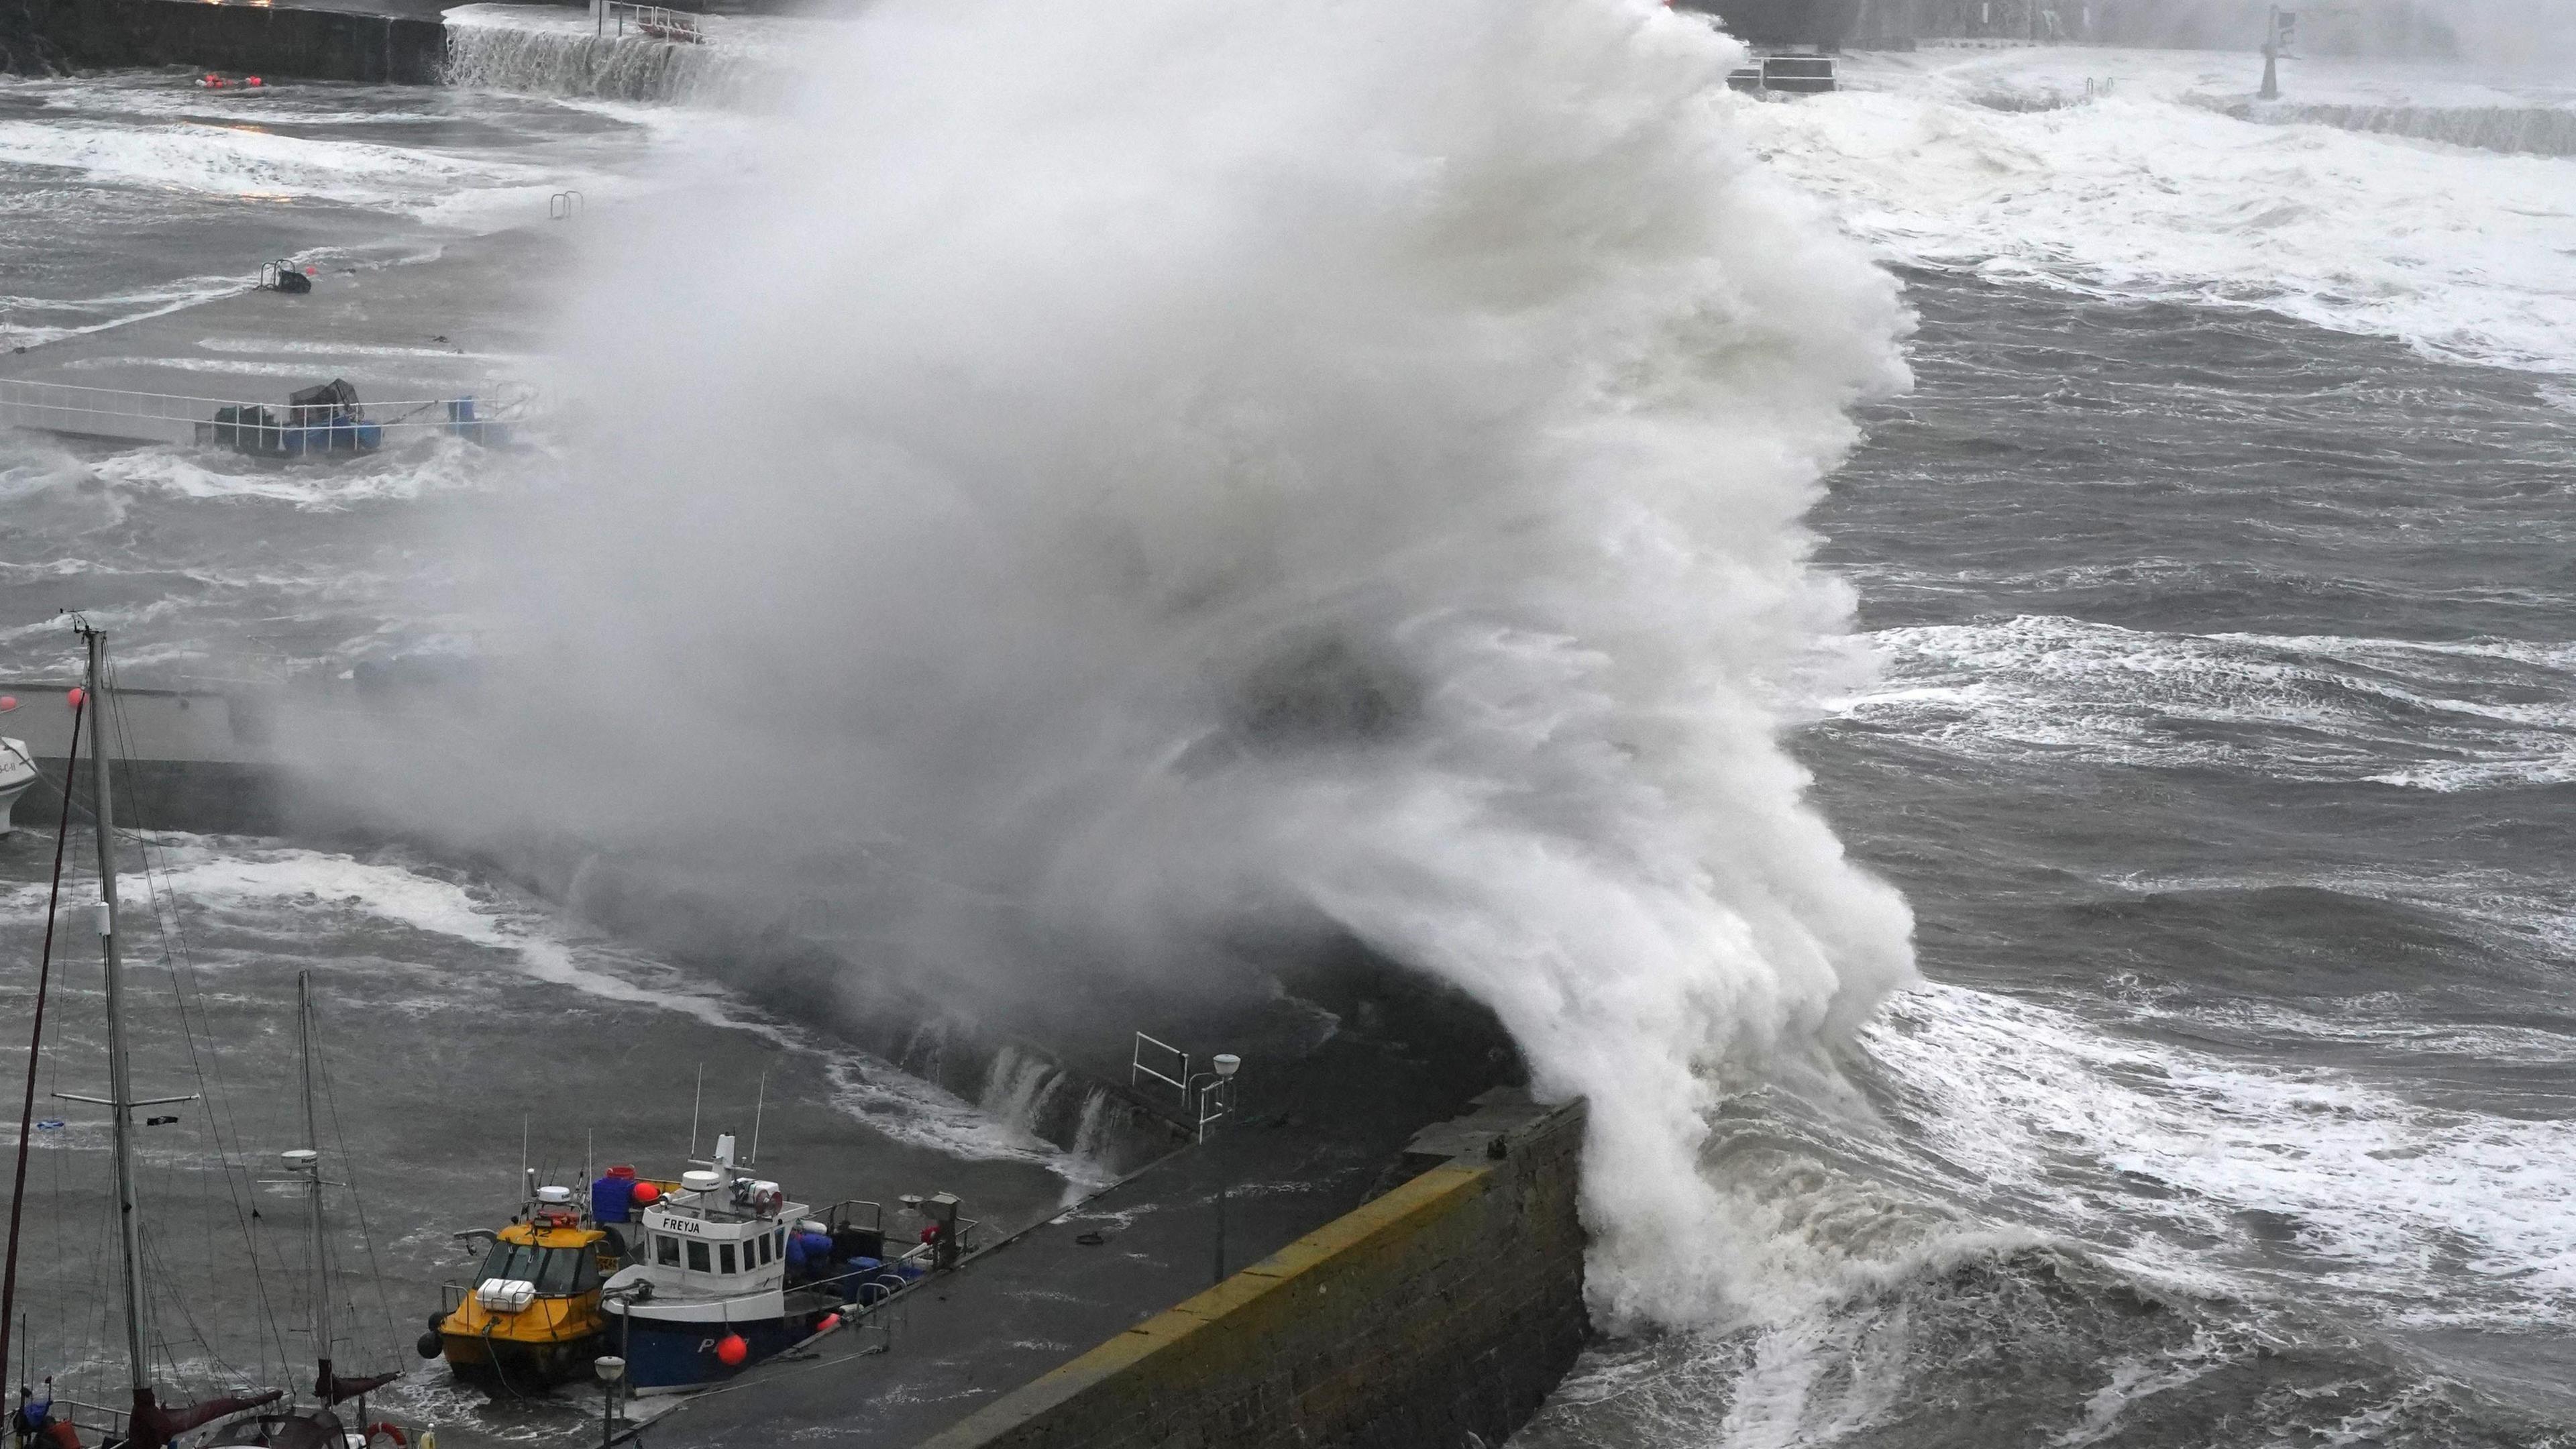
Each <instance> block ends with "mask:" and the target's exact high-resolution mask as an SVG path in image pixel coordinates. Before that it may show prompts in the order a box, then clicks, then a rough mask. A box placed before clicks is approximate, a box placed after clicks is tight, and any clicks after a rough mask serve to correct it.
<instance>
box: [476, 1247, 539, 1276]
mask: <svg viewBox="0 0 2576 1449" xmlns="http://www.w3.org/2000/svg"><path fill="white" fill-rule="evenodd" d="M544 1254H545V1250H544V1249H543V1248H540V1247H538V1246H536V1245H535V1244H534V1243H494V1244H493V1245H492V1252H491V1255H490V1256H488V1257H486V1258H485V1259H484V1260H483V1275H482V1276H481V1277H480V1278H477V1279H476V1280H475V1281H476V1282H478V1283H489V1282H491V1281H492V1280H494V1279H496V1278H498V1279H505V1280H517V1281H522V1282H534V1281H535V1280H536V1276H537V1262H538V1260H539V1259H540V1258H542V1257H543V1256H544Z"/></svg>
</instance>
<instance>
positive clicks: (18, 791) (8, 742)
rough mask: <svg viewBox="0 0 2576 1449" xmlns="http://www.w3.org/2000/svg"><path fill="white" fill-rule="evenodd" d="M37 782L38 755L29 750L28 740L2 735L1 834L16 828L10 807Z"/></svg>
mask: <svg viewBox="0 0 2576 1449" xmlns="http://www.w3.org/2000/svg"><path fill="white" fill-rule="evenodd" d="M35 783H36V757H35V756H34V755H32V754H30V753H29V752H28V750H27V742H26V741H25V740H13V739H7V738H5V737H0V835H6V834H8V833H9V832H10V831H11V830H13V829H15V828H16V827H15V826H13V825H11V824H10V823H9V810H10V807H12V806H14V805H16V804H17V803H18V797H19V796H21V795H24V794H26V793H27V787H28V786H30V785H33V784H35Z"/></svg>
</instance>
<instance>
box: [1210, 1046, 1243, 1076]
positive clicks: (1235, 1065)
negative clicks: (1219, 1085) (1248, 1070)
mask: <svg viewBox="0 0 2576 1449" xmlns="http://www.w3.org/2000/svg"><path fill="white" fill-rule="evenodd" d="M1242 1066H1243V1058H1241V1057H1239V1056H1236V1055H1235V1054H1234V1053H1232V1052H1218V1053H1217V1054H1216V1074H1217V1075H1218V1076H1220V1077H1230V1076H1233V1075H1234V1074H1235V1072H1236V1071H1238V1070H1239V1069H1241V1067H1242Z"/></svg>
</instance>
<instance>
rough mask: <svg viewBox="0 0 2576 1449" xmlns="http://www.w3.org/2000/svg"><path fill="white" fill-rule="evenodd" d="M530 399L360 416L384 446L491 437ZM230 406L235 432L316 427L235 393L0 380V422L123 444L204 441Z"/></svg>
mask: <svg viewBox="0 0 2576 1449" xmlns="http://www.w3.org/2000/svg"><path fill="white" fill-rule="evenodd" d="M534 405H535V396H534V394H533V393H531V392H529V391H528V390H526V389H523V388H504V389H501V390H500V391H499V392H497V393H496V394H493V395H489V396H474V395H465V396H458V397H451V398H428V399H410V400H404V401H398V402H383V403H370V404H367V406H366V408H365V412H364V420H365V422H366V424H367V425H368V426H369V427H372V428H376V429H380V430H381V431H382V434H383V438H384V441H385V442H387V443H392V442H397V441H402V440H406V439H409V438H413V437H420V436H425V435H430V434H442V433H443V434H447V435H450V436H455V437H462V438H467V439H470V440H473V441H489V440H490V439H491V438H492V437H493V435H495V434H496V433H498V432H499V431H502V430H504V429H507V428H508V427H510V426H512V425H514V424H518V423H523V422H525V421H527V419H528V418H529V417H530V416H531V415H532V413H533V412H534ZM221 408H231V409H235V410H237V411H236V412H235V413H234V415H233V416H234V418H235V419H236V421H234V422H232V423H231V424H230V426H233V427H235V428H236V429H238V430H240V431H251V430H255V429H260V428H266V429H267V430H269V431H279V430H284V429H292V428H301V427H315V428H318V427H321V426H323V422H322V421H321V420H307V419H299V418H297V417H296V416H295V415H296V414H297V413H298V412H299V411H302V410H300V409H298V408H296V407H295V406H294V405H292V404H288V403H277V402H248V401H244V400H242V399H239V398H216V397H185V396H181V395H179V394H175V393H155V392H134V391H130V390H127V389H124V388H110V387H82V386H79V385H76V384H73V383H64V382H24V381H17V380H12V379H0V427H12V428H30V429H34V430H36V431H38V432H49V433H69V434H73V435H75V436H79V437H90V438H112V439H116V440H118V441H122V442H141V443H206V442H215V441H218V440H217V439H216V438H215V437H214V436H213V432H214V430H215V429H216V428H218V427H219V426H225V425H226V424H225V423H224V422H222V421H220V420H219V419H218V418H217V416H216V410H217V409H221ZM251 409H260V410H265V413H266V415H268V416H269V417H270V418H271V419H272V421H270V422H267V423H259V422H254V421H251V420H250V419H251V416H252V415H251V414H249V413H247V412H244V411H240V410H251Z"/></svg>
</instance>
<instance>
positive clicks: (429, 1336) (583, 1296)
mask: <svg viewBox="0 0 2576 1449" xmlns="http://www.w3.org/2000/svg"><path fill="white" fill-rule="evenodd" d="M467 1236H470V1237H487V1238H489V1239H490V1240H491V1248H490V1251H488V1252H487V1253H485V1254H484V1257H483V1262H482V1265H481V1267H480V1268H479V1269H478V1270H477V1271H476V1273H475V1275H474V1279H473V1281H472V1282H471V1283H466V1284H455V1283H451V1284H449V1285H448V1286H447V1301H446V1302H445V1303H444V1304H442V1305H441V1307H440V1310H439V1312H438V1313H436V1314H434V1315H432V1316H431V1319H430V1325H429V1327H430V1331H429V1332H428V1333H425V1334H423V1335H422V1336H421V1342H420V1349H421V1355H422V1356H423V1357H425V1358H434V1357H438V1356H440V1355H442V1354H443V1355H444V1356H445V1357H446V1359H447V1363H448V1366H449V1367H450V1368H452V1369H454V1370H455V1371H456V1372H457V1373H458V1374H459V1375H461V1376H463V1377H466V1378H475V1379H490V1380H492V1381H494V1382H495V1383H498V1384H500V1385H501V1386H503V1387H506V1388H512V1389H520V1390H526V1389H532V1388H539V1387H542V1386H545V1385H548V1384H556V1383H561V1382H563V1381H565V1380H567V1379H571V1378H575V1377H587V1376H588V1375H589V1373H590V1364H591V1360H592V1359H594V1358H597V1357H599V1356H600V1355H601V1354H602V1353H605V1352H607V1350H606V1349H604V1348H603V1347H601V1335H602V1333H603V1332H604V1331H605V1330H606V1328H607V1326H608V1320H607V1317H606V1315H605V1314H604V1313H603V1311H602V1309H601V1305H600V1288H601V1285H602V1284H603V1283H604V1282H605V1281H606V1280H607V1278H608V1276H609V1275H610V1274H612V1273H614V1272H616V1271H617V1269H618V1267H619V1264H620V1260H621V1259H622V1257H623V1255H624V1252H625V1245H624V1243H623V1242H622V1241H621V1240H620V1239H619V1238H618V1236H617V1235H616V1234H615V1233H613V1232H611V1231H609V1230H608V1229H607V1228H606V1227H605V1226H603V1225H602V1224H600V1223H598V1222H596V1221H594V1220H592V1219H590V1218H589V1217H587V1216H585V1215H584V1213H583V1212H582V1210H581V1207H580V1206H579V1205H578V1204H577V1203H575V1201H574V1200H573V1194H572V1189H570V1188H566V1187H539V1188H534V1189H533V1190H531V1191H530V1193H529V1196H528V1200H527V1201H526V1202H525V1203H523V1204H522V1205H521V1211H520V1212H519V1213H518V1214H516V1215H515V1216H513V1218H512V1219H511V1222H510V1224H509V1226H507V1227H504V1228H501V1229H499V1230H498V1231H495V1232H488V1233H477V1234H468V1235H467Z"/></svg>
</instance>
